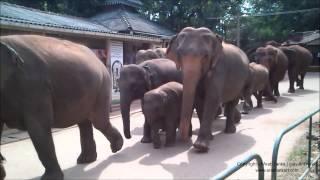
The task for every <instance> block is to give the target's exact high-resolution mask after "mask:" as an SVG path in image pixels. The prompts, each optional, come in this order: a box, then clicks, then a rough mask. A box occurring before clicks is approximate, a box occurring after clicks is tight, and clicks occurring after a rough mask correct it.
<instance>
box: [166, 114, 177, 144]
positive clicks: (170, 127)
mask: <svg viewBox="0 0 320 180" xmlns="http://www.w3.org/2000/svg"><path fill="white" fill-rule="evenodd" d="M172 120H173V121H174V119H168V120H167V121H166V123H167V124H166V131H167V132H166V144H165V146H173V145H174V143H175V142H176V134H177V131H176V126H175V124H173V123H172ZM174 122H177V120H175V121H174Z"/></svg>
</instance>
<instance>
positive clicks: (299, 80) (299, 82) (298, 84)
mask: <svg viewBox="0 0 320 180" xmlns="http://www.w3.org/2000/svg"><path fill="white" fill-rule="evenodd" d="M296 82H297V87H299V86H300V85H301V78H299V74H298V76H297V80H296Z"/></svg>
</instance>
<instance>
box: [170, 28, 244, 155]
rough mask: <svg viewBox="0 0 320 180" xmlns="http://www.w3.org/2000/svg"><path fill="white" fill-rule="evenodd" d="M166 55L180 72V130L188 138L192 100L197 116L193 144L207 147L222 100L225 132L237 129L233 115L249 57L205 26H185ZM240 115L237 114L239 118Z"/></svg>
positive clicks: (203, 149) (200, 148) (242, 86)
mask: <svg viewBox="0 0 320 180" xmlns="http://www.w3.org/2000/svg"><path fill="white" fill-rule="evenodd" d="M167 57H168V58H169V59H172V60H173V61H174V62H175V63H176V64H177V67H178V68H181V70H182V73H183V100H182V109H181V120H180V125H179V130H180V132H181V136H182V137H183V138H184V139H187V138H188V129H189V126H190V123H191V116H192V112H193V106H194V103H195V104H196V109H197V113H198V116H199V119H200V130H199V133H198V138H197V140H196V141H195V143H194V145H193V146H194V147H195V148H196V150H198V151H199V152H206V151H208V149H209V141H210V139H211V138H212V135H211V124H212V121H213V119H214V117H215V116H216V114H217V111H218V108H219V106H220V105H221V104H222V103H225V112H226V116H227V121H226V122H227V123H226V129H225V132H226V133H234V132H236V127H235V125H234V123H235V122H237V121H239V119H238V120H236V119H235V115H236V116H239V114H240V113H239V112H238V110H237V109H236V105H237V104H238V101H239V98H240V96H241V93H242V89H243V88H244V85H245V81H246V79H247V78H248V75H249V60H248V58H247V56H246V54H245V53H244V52H243V51H241V50H240V49H239V48H237V47H235V46H233V45H231V44H226V43H223V42H222V40H221V39H220V38H219V37H218V36H217V35H216V34H214V33H213V32H212V31H211V30H209V29H207V28H198V29H195V28H192V27H187V28H184V29H183V30H182V31H181V32H179V33H178V34H177V36H175V37H173V38H172V39H171V41H170V43H169V47H168V50H167ZM238 118H240V117H238Z"/></svg>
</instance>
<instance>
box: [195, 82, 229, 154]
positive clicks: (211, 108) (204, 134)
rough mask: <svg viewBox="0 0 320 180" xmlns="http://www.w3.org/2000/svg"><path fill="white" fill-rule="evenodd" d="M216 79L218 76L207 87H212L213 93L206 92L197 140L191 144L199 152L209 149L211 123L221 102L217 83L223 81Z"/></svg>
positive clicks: (220, 93)
mask: <svg viewBox="0 0 320 180" xmlns="http://www.w3.org/2000/svg"><path fill="white" fill-rule="evenodd" d="M218 79H219V77H218V78H217V79H216V81H217V82H211V83H210V84H209V87H208V89H209V90H210V89H214V90H215V93H206V96H205V98H204V104H203V105H204V106H203V111H202V112H203V113H202V114H201V123H200V130H199V133H198V137H197V140H196V141H195V143H194V144H193V146H194V148H195V149H196V150H197V151H199V152H207V151H208V150H209V141H210V140H211V139H212V134H211V125H212V121H213V119H214V118H215V116H216V114H217V111H218V108H219V106H220V104H221V99H220V98H221V97H222V96H221V95H222V88H221V87H219V85H220V84H223V83H222V82H220V81H219V80H218ZM220 80H222V79H220ZM219 95H220V96H219Z"/></svg>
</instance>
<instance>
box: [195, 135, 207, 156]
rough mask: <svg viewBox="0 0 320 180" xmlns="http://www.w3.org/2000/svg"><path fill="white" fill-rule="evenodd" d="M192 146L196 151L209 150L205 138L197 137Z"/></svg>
mask: <svg viewBox="0 0 320 180" xmlns="http://www.w3.org/2000/svg"><path fill="white" fill-rule="evenodd" d="M193 147H194V148H195V149H196V151H197V152H200V153H204V152H208V150H209V141H208V140H205V139H200V138H199V137H198V139H197V140H196V142H195V143H194V144H193Z"/></svg>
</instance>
